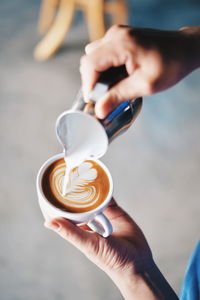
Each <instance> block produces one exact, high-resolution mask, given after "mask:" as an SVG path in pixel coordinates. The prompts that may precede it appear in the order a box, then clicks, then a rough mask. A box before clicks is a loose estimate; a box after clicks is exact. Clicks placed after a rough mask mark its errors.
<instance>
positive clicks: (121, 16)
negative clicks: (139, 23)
mask: <svg viewBox="0 0 200 300" xmlns="http://www.w3.org/2000/svg"><path fill="white" fill-rule="evenodd" d="M116 6H117V7H116V10H115V11H113V24H122V25H127V24H128V8H127V5H126V0H117V3H116Z"/></svg>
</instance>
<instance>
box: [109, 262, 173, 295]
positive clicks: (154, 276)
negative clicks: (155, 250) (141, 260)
mask: <svg viewBox="0 0 200 300" xmlns="http://www.w3.org/2000/svg"><path fill="white" fill-rule="evenodd" d="M107 274H108V276H109V277H110V278H111V279H112V281H113V282H114V283H115V284H116V286H117V287H118V288H119V290H120V292H121V294H122V295H123V297H124V299H125V300H146V299H148V300H178V297H177V295H176V294H175V292H174V291H173V289H172V288H171V286H170V285H169V283H168V282H167V281H166V279H165V278H164V276H163V275H162V273H161V272H160V270H159V269H158V267H157V266H156V264H155V262H154V261H153V259H152V260H148V261H146V262H145V266H144V264H142V266H139V267H137V270H136V268H135V266H133V267H132V268H131V267H129V268H127V269H126V270H124V271H120V272H109V273H107Z"/></svg>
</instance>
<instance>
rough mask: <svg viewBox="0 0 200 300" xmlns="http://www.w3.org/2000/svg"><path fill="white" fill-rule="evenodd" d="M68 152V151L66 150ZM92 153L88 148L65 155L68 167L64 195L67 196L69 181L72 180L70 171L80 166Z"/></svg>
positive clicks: (64, 181) (63, 184)
mask: <svg viewBox="0 0 200 300" xmlns="http://www.w3.org/2000/svg"><path fill="white" fill-rule="evenodd" d="M65 153H66V151H65ZM89 153H90V151H89V149H88V148H86V149H84V151H83V149H82V151H75V152H74V153H73V154H72V155H69V156H68V155H66V154H65V156H64V160H65V164H66V169H65V176H64V178H63V183H62V195H63V196H65V195H66V194H67V193H68V190H69V189H68V186H69V183H70V182H69V181H70V172H71V171H72V170H73V169H74V168H76V167H78V166H80V165H81V164H82V163H83V162H84V161H85V160H86V159H87V158H88V154H89Z"/></svg>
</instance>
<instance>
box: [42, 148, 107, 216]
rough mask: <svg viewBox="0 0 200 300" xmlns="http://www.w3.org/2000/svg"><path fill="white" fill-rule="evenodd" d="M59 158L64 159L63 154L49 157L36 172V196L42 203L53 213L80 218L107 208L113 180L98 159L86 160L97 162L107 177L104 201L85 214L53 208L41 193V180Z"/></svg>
mask: <svg viewBox="0 0 200 300" xmlns="http://www.w3.org/2000/svg"><path fill="white" fill-rule="evenodd" d="M60 158H64V153H59V154H56V155H54V156H51V157H50V158H49V159H47V160H46V161H45V162H44V163H43V165H42V166H41V168H40V169H39V171H38V174H37V180H36V185H37V192H38V196H40V197H41V196H42V199H43V201H45V203H46V204H47V205H48V206H49V207H50V208H52V209H54V210H55V211H57V212H62V213H64V214H66V215H67V214H69V215H82V216H86V215H89V214H91V212H92V213H95V212H97V213H98V211H99V210H101V209H103V208H104V207H105V206H107V204H108V202H110V200H111V198H112V195H113V179H112V176H111V174H110V171H109V170H108V168H107V167H106V165H105V164H104V163H103V162H102V161H100V160H99V159H97V158H93V157H92V158H88V159H86V160H91V161H95V162H97V164H99V165H100V166H101V167H102V168H103V170H104V171H105V172H106V175H107V176H108V179H109V185H110V189H109V192H108V195H107V196H106V198H105V200H104V201H103V202H102V203H101V204H100V205H99V206H98V207H96V208H95V209H92V210H89V211H86V212H78V213H76V212H69V211H66V210H62V209H60V208H58V207H56V206H54V205H53V204H52V203H51V202H50V201H49V200H48V199H47V198H46V196H45V195H44V192H43V189H42V178H43V175H44V172H45V170H46V169H47V168H48V167H49V166H50V165H51V164H52V163H53V162H55V161H57V160H59V159H60Z"/></svg>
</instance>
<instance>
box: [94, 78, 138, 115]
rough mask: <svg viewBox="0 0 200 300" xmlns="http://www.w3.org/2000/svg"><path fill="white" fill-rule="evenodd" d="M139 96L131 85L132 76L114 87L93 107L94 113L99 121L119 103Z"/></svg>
mask: <svg viewBox="0 0 200 300" xmlns="http://www.w3.org/2000/svg"><path fill="white" fill-rule="evenodd" d="M139 96H140V95H139V94H138V91H137V90H136V87H135V86H134V84H133V78H132V76H129V77H128V78H126V79H124V80H121V81H120V82H119V83H117V84H116V85H114V86H113V87H112V88H111V89H110V90H109V91H108V92H107V93H106V94H105V96H103V97H102V98H101V99H100V100H99V101H98V102H97V103H96V105H95V113H96V116H97V117H98V118H99V119H103V118H105V117H106V116H107V115H108V114H109V113H110V112H111V111H112V110H113V109H115V108H116V107H117V106H118V105H119V104H120V103H121V102H123V101H126V100H132V99H135V98H137V97H139Z"/></svg>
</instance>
